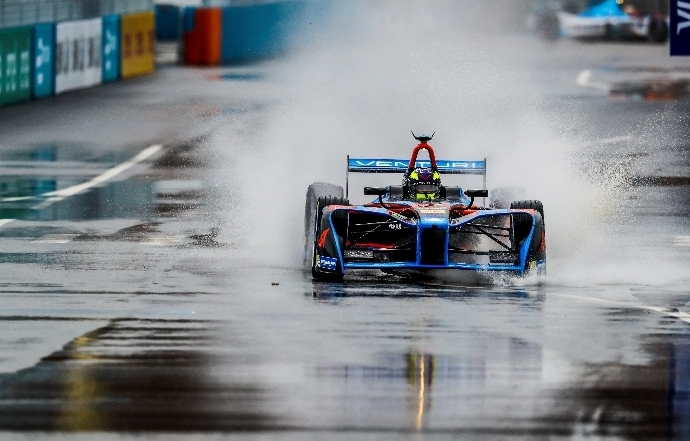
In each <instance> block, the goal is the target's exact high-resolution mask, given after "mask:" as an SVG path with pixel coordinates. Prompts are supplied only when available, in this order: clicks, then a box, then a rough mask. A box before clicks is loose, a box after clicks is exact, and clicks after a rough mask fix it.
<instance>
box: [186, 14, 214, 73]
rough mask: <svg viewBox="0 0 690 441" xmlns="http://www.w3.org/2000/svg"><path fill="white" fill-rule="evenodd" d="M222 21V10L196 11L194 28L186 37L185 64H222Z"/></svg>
mask: <svg viewBox="0 0 690 441" xmlns="http://www.w3.org/2000/svg"><path fill="white" fill-rule="evenodd" d="M222 21H223V13H222V10H221V9H220V8H198V9H196V10H195V11H194V27H193V29H191V30H190V31H188V32H186V33H185V35H184V47H185V50H184V62H185V64H197V65H198V64H204V65H218V64H220V59H221V29H222Z"/></svg>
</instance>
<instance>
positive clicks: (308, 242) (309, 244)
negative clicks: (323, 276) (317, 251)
mask: <svg viewBox="0 0 690 441" xmlns="http://www.w3.org/2000/svg"><path fill="white" fill-rule="evenodd" d="M344 194H345V192H344V190H343V187H341V186H339V185H333V184H327V183H325V182H314V183H313V184H311V185H310V186H309V188H307V200H306V203H305V205H304V253H303V258H302V264H303V266H304V267H305V269H306V268H310V267H313V265H314V244H315V243H316V229H317V228H318V221H319V220H320V219H321V215H320V210H317V204H318V200H319V198H327V197H335V198H343V196H344ZM322 208H323V207H322Z"/></svg>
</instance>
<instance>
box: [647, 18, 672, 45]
mask: <svg viewBox="0 0 690 441" xmlns="http://www.w3.org/2000/svg"><path fill="white" fill-rule="evenodd" d="M667 39H668V26H667V25H666V22H665V21H664V20H658V19H653V20H652V22H651V23H650V24H649V31H648V32H647V40H648V41H650V42H652V43H664V42H665V41H666V40H667Z"/></svg>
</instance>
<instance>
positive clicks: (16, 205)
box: [0, 177, 204, 221]
mask: <svg viewBox="0 0 690 441" xmlns="http://www.w3.org/2000/svg"><path fill="white" fill-rule="evenodd" d="M80 182H83V181H78V180H74V179H49V178H47V179H34V178H28V177H11V178H10V177H6V178H0V219H24V220H35V221H58V220H94V219H115V218H155V217H159V216H160V217H169V216H174V215H175V214H178V213H180V212H182V211H185V210H191V209H195V208H197V207H199V206H201V205H202V200H203V196H204V187H203V184H202V183H201V181H195V180H190V181H185V180H162V181H153V182H145V181H140V180H137V179H130V180H126V181H119V182H111V183H110V184H108V185H106V186H104V187H96V188H93V189H91V190H89V191H88V192H86V193H83V194H77V195H74V196H71V197H68V198H66V199H64V200H62V201H59V202H56V203H54V204H52V205H49V206H48V207H46V208H43V209H37V208H35V207H36V206H37V205H38V204H39V203H40V202H41V201H43V200H45V199H46V197H44V195H45V193H47V192H51V191H54V190H56V189H61V188H67V187H69V186H72V185H75V184H79V183H80Z"/></svg>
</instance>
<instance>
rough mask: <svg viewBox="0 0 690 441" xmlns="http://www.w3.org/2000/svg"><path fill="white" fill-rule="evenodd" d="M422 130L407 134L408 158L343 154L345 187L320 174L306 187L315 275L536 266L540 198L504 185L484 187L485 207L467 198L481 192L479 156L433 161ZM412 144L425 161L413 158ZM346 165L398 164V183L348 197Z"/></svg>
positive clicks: (455, 275)
mask: <svg viewBox="0 0 690 441" xmlns="http://www.w3.org/2000/svg"><path fill="white" fill-rule="evenodd" d="M413 135H414V134H413ZM432 136H433V135H432ZM431 138H432V137H430V136H419V137H418V136H415V139H417V140H418V141H419V144H418V145H417V146H416V147H415V149H414V151H413V153H412V158H411V159H410V160H409V161H407V160H404V159H355V158H350V157H349V156H348V158H347V173H346V174H347V179H346V189H345V191H343V187H341V186H338V185H333V184H326V183H320V182H317V183H314V184H312V185H310V186H309V189H308V190H307V201H306V206H305V218H304V230H305V246H304V264H305V267H306V268H307V269H308V268H310V267H311V272H312V276H313V278H314V279H317V280H334V281H340V280H342V279H343V276H344V275H345V272H346V271H347V272H350V271H353V270H381V271H383V272H385V273H389V274H396V275H402V276H411V277H415V276H416V277H432V278H443V279H446V278H448V279H454V280H460V281H477V280H485V279H489V280H490V279H491V278H492V276H494V275H498V274H508V275H515V276H524V275H527V274H530V273H545V271H546V242H545V229H544V208H543V206H542V203H541V202H539V201H536V200H521V201H512V202H510V201H508V200H506V196H505V195H506V193H505V192H502V191H492V193H495V194H492V201H491V203H490V206H489V208H487V207H484V206H478V205H476V204H475V203H474V202H475V199H477V198H486V197H488V191H487V190H486V159H484V160H480V161H450V160H438V161H437V160H436V157H435V154H434V150H433V148H432V147H431V145H429V144H428V142H429V141H430V140H431ZM421 150H426V151H427V152H428V153H429V160H418V159H417V155H418V153H419V152H420V151H421ZM350 172H362V173H403V174H404V177H403V183H402V184H403V185H400V186H397V185H390V186H387V187H364V194H365V195H371V196H376V199H375V200H373V201H372V202H370V203H368V204H365V205H351V204H350V203H349V201H348V190H349V188H348V187H349V173H350ZM442 174H474V175H482V176H483V182H484V185H483V186H484V188H483V189H479V190H466V191H463V190H462V188H460V187H450V186H448V187H446V186H443V185H441V175H442ZM484 200H485V199H484Z"/></svg>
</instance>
